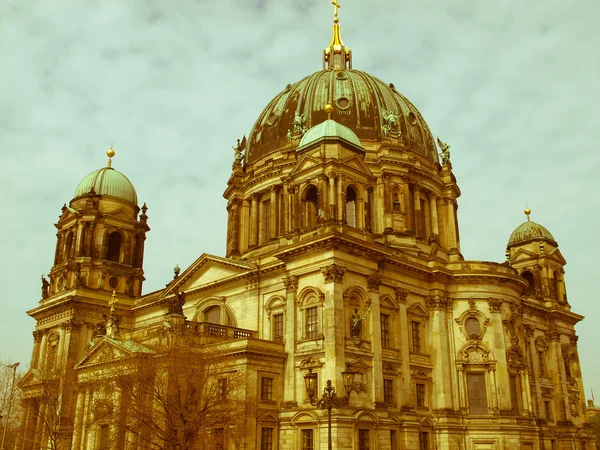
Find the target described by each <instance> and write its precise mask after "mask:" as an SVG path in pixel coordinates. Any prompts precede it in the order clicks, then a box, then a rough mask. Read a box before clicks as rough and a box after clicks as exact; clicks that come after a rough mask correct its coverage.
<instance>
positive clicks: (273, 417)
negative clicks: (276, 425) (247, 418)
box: [257, 411, 279, 422]
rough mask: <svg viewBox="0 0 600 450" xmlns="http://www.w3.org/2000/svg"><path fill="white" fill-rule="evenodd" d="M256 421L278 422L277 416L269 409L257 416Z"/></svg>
mask: <svg viewBox="0 0 600 450" xmlns="http://www.w3.org/2000/svg"><path fill="white" fill-rule="evenodd" d="M257 420H258V422H279V417H278V416H277V415H276V414H274V413H273V412H271V411H268V412H266V413H264V414H262V415H261V416H259V417H257Z"/></svg>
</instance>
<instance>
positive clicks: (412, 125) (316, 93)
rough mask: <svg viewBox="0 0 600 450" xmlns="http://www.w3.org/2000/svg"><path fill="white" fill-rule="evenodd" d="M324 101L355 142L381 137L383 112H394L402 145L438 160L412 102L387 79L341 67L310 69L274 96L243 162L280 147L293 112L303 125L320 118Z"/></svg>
mask: <svg viewBox="0 0 600 450" xmlns="http://www.w3.org/2000/svg"><path fill="white" fill-rule="evenodd" d="M328 103H330V104H332V105H333V106H334V107H335V111H334V113H333V115H332V118H333V119H334V120H335V121H336V122H339V123H341V124H342V125H345V126H346V127H348V128H350V129H351V130H352V131H353V132H354V133H355V134H356V136H357V137H358V138H359V139H360V140H361V141H363V140H372V141H375V140H381V139H383V137H384V132H383V127H384V125H385V119H384V114H385V112H386V111H387V112H391V113H393V114H395V115H396V116H398V127H399V130H400V132H401V142H402V143H403V144H404V146H405V147H406V148H407V149H409V150H412V151H414V152H416V153H420V154H422V155H425V156H426V157H428V158H431V159H433V160H434V161H438V155H437V153H438V152H437V148H436V146H435V143H434V140H433V137H432V136H431V132H430V131H429V127H428V126H427V124H426V123H425V120H423V117H422V116H421V114H420V113H419V111H418V110H417V109H416V108H415V107H414V105H413V104H412V103H411V102H410V101H409V100H407V99H406V97H404V96H403V95H402V94H400V93H399V92H398V91H397V90H396V89H395V88H394V86H393V85H392V84H389V85H388V84H385V83H384V82H383V81H381V80H379V79H378V78H375V77H373V76H371V75H369V74H368V73H365V72H361V71H359V70H349V69H346V70H321V71H319V72H315V73H313V74H312V75H309V76H307V77H306V78H303V79H302V80H300V81H298V82H297V83H295V84H293V85H288V86H287V87H286V88H285V89H284V90H283V92H281V93H280V94H278V95H276V96H275V98H274V99H273V100H271V102H270V103H269V104H268V105H267V106H266V108H265V109H264V110H263V111H262V113H261V114H260V115H259V117H258V120H257V121H256V123H255V124H254V127H253V128H252V131H251V132H250V136H249V140H248V151H247V160H246V162H247V163H253V162H254V161H257V160H258V159H260V158H262V157H263V156H266V155H269V154H272V153H275V152H277V151H278V150H279V149H281V148H283V147H284V146H286V145H287V143H288V140H287V135H288V130H294V125H293V122H294V118H295V117H296V114H299V115H303V117H304V122H303V125H304V126H305V127H306V128H307V129H308V128H311V127H313V126H315V125H317V124H319V123H321V122H323V121H325V120H326V119H327V113H325V111H324V107H325V105H326V104H328Z"/></svg>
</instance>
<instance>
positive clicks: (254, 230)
mask: <svg viewBox="0 0 600 450" xmlns="http://www.w3.org/2000/svg"><path fill="white" fill-rule="evenodd" d="M250 198H251V199H252V209H251V210H250V247H256V246H257V245H258V194H252V196H251V197H250Z"/></svg>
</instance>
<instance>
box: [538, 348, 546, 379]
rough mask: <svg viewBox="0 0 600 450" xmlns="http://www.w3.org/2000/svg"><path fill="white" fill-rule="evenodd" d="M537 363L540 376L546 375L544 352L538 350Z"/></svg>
mask: <svg viewBox="0 0 600 450" xmlns="http://www.w3.org/2000/svg"><path fill="white" fill-rule="evenodd" d="M538 363H539V365H540V377H546V362H545V361H544V352H538Z"/></svg>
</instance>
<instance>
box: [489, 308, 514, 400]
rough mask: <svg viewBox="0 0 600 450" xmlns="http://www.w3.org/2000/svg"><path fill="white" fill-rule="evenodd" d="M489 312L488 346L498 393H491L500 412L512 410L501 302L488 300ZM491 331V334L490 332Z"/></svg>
mask: <svg viewBox="0 0 600 450" xmlns="http://www.w3.org/2000/svg"><path fill="white" fill-rule="evenodd" d="M488 305H489V311H490V318H491V322H492V323H491V324H490V328H491V330H490V346H491V347H492V353H493V354H494V355H496V359H497V363H496V364H497V367H496V372H495V378H497V379H496V380H495V382H496V387H497V389H498V390H499V392H496V391H492V392H493V395H495V396H497V398H498V408H499V409H501V410H506V411H510V410H512V406H511V402H510V379H509V377H508V365H507V361H506V344H505V342H504V324H503V323H502V300H501V299H497V298H490V299H489V300H488ZM492 330H493V332H492Z"/></svg>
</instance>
